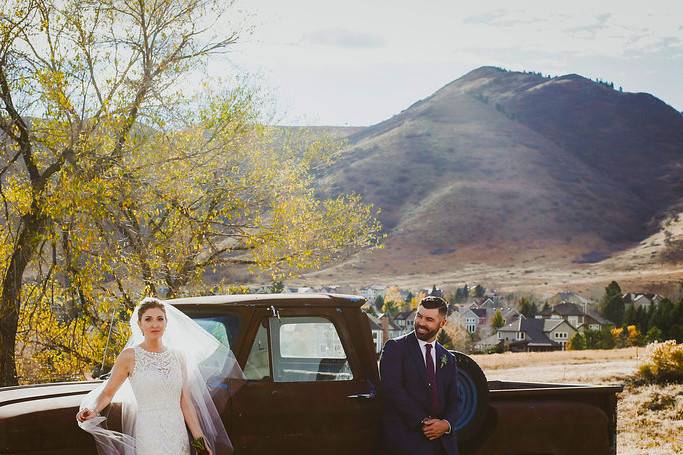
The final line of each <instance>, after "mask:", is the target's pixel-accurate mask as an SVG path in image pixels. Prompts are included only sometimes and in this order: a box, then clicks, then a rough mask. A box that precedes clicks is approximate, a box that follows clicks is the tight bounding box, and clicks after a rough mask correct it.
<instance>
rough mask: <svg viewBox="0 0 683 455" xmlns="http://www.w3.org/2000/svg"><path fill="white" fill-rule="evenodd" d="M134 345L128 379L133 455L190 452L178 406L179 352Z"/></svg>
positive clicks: (188, 453)
mask: <svg viewBox="0 0 683 455" xmlns="http://www.w3.org/2000/svg"><path fill="white" fill-rule="evenodd" d="M133 349H134V350H135V367H134V368H133V372H132V373H131V375H130V378H129V380H130V385H131V387H132V389H133V393H134V394H135V400H136V401H137V415H136V420H135V453H136V455H171V454H173V455H190V444H189V437H188V432H187V428H186V427H185V419H184V418H183V413H182V410H181V409H180V394H181V391H182V387H183V379H184V374H183V364H182V363H181V359H180V356H179V354H178V353H176V352H174V351H172V350H170V349H167V350H166V351H164V352H150V351H146V350H145V349H143V348H141V347H140V346H135V347H134V348H133Z"/></svg>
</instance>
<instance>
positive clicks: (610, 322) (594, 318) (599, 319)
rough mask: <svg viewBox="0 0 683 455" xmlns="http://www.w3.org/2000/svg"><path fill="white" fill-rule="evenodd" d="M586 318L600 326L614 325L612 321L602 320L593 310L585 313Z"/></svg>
mask: <svg viewBox="0 0 683 455" xmlns="http://www.w3.org/2000/svg"><path fill="white" fill-rule="evenodd" d="M586 316H587V317H589V318H591V319H593V320H595V322H597V323H598V324H600V325H614V323H613V322H612V321H610V320H609V319H606V318H603V317H602V316H600V315H599V314H598V313H597V312H595V311H593V310H588V312H587V313H586Z"/></svg>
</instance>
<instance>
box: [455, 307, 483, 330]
mask: <svg viewBox="0 0 683 455" xmlns="http://www.w3.org/2000/svg"><path fill="white" fill-rule="evenodd" d="M449 319H450V320H452V321H453V322H455V323H457V324H460V325H462V326H463V327H465V330H467V332H468V333H476V331H477V329H478V328H479V321H480V319H479V315H478V314H477V313H475V312H474V310H472V309H470V308H468V307H461V308H460V311H458V312H454V313H453V314H451V316H450V317H449Z"/></svg>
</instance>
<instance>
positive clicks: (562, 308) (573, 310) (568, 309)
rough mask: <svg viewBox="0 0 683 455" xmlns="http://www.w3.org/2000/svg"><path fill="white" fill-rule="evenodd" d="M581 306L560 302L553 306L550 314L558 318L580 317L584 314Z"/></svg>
mask: <svg viewBox="0 0 683 455" xmlns="http://www.w3.org/2000/svg"><path fill="white" fill-rule="evenodd" d="M582 306H583V305H578V304H576V303H574V302H562V303H558V304H557V305H555V306H554V307H553V308H552V309H551V313H554V314H559V315H560V316H582V315H583V314H584V312H583V308H582Z"/></svg>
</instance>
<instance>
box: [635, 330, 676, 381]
mask: <svg viewBox="0 0 683 455" xmlns="http://www.w3.org/2000/svg"><path fill="white" fill-rule="evenodd" d="M646 357H647V360H646V361H645V363H644V364H643V365H641V366H640V368H639V369H638V375H639V376H640V378H641V379H643V380H645V381H647V382H653V383H666V382H683V344H676V341H675V340H668V341H664V342H662V343H656V342H655V343H652V344H649V345H648V346H647V349H646Z"/></svg>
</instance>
